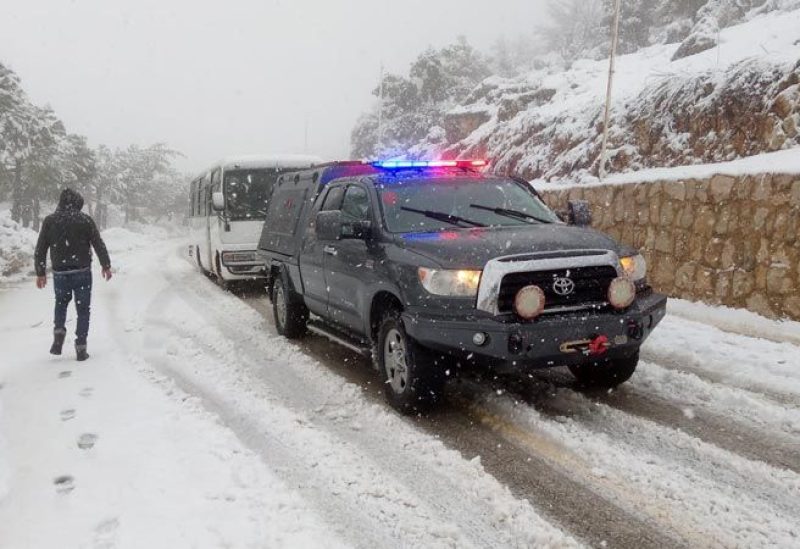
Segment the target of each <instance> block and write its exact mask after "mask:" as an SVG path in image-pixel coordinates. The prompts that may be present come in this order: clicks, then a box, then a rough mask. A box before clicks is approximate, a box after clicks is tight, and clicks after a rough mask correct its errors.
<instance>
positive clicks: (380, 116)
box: [377, 61, 383, 155]
mask: <svg viewBox="0 0 800 549" xmlns="http://www.w3.org/2000/svg"><path fill="white" fill-rule="evenodd" d="M379 82H380V86H379V90H380V91H379V92H378V101H379V102H380V103H379V105H378V145H377V149H378V150H377V152H378V154H379V155H380V154H383V61H381V75H380V80H379Z"/></svg>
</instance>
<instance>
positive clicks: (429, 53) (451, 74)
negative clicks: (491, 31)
mask: <svg viewBox="0 0 800 549" xmlns="http://www.w3.org/2000/svg"><path fill="white" fill-rule="evenodd" d="M489 74H491V69H490V68H489V62H488V60H487V59H486V58H485V57H484V56H483V55H481V54H480V53H479V52H477V51H476V50H475V49H474V48H472V46H470V45H469V44H468V43H467V41H466V40H465V39H464V38H459V40H458V41H457V42H456V43H455V44H452V45H450V46H447V47H444V48H442V49H439V50H435V49H432V48H429V49H427V50H425V51H424V52H423V53H422V54H420V55H419V57H417V59H416V60H415V61H414V62H413V63H412V64H411V67H410V69H409V74H408V76H400V75H395V74H387V75H384V77H383V82H380V83H379V84H378V86H377V87H376V88H375V89H374V90H373V95H375V96H376V97H378V98H381V97H382V101H380V102H379V103H378V104H377V105H375V107H374V108H373V109H371V110H370V111H369V112H368V113H366V114H364V115H363V116H362V117H361V118H360V119H359V120H358V122H357V123H356V126H355V127H354V129H353V131H352V134H351V144H352V150H353V155H354V156H356V157H361V158H364V157H373V156H401V155H404V154H406V153H407V152H408V150H409V148H411V147H412V146H413V145H415V144H416V143H419V142H420V141H421V140H422V139H424V138H425V137H426V136H427V135H428V132H429V131H430V129H431V128H433V127H435V126H438V125H440V124H441V121H442V117H443V116H444V113H445V112H447V111H448V110H450V109H451V108H452V107H454V106H455V105H457V104H458V103H459V101H461V100H463V99H464V98H465V97H466V96H467V94H469V92H470V91H472V89H473V88H474V87H475V86H476V85H477V84H478V83H479V82H481V80H483V79H484V78H486V77H487V76H489Z"/></svg>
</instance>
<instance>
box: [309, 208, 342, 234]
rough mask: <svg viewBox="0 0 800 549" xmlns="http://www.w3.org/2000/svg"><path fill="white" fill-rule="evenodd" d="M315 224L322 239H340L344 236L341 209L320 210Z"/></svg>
mask: <svg viewBox="0 0 800 549" xmlns="http://www.w3.org/2000/svg"><path fill="white" fill-rule="evenodd" d="M315 224H316V231H317V238H318V239H320V240H339V238H340V237H341V236H342V212H341V211H339V210H334V211H330V212H319V213H318V214H317V217H316V223H315Z"/></svg>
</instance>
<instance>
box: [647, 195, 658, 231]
mask: <svg viewBox="0 0 800 549" xmlns="http://www.w3.org/2000/svg"><path fill="white" fill-rule="evenodd" d="M648 210H649V212H650V223H652V224H653V225H658V220H659V219H660V218H661V199H660V197H656V198H653V199H651V200H650V204H649V205H648Z"/></svg>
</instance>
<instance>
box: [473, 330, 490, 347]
mask: <svg viewBox="0 0 800 549" xmlns="http://www.w3.org/2000/svg"><path fill="white" fill-rule="evenodd" d="M487 339H489V338H488V337H487V336H486V334H484V333H483V332H475V334H474V335H473V336H472V342H473V343H474V344H475V345H477V346H478V347H482V346H483V345H485V344H486V340H487Z"/></svg>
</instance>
